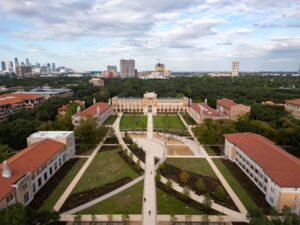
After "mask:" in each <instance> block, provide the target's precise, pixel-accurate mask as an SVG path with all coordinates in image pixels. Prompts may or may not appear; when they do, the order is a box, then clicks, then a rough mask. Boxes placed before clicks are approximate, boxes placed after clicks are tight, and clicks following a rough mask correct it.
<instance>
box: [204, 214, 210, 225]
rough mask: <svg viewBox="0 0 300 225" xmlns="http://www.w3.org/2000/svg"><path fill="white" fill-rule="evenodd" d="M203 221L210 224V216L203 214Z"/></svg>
mask: <svg viewBox="0 0 300 225" xmlns="http://www.w3.org/2000/svg"><path fill="white" fill-rule="evenodd" d="M202 222H203V224H207V225H208V224H209V217H208V215H206V214H205V215H203V216H202Z"/></svg>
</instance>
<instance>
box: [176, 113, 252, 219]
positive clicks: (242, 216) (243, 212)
mask: <svg viewBox="0 0 300 225" xmlns="http://www.w3.org/2000/svg"><path fill="white" fill-rule="evenodd" d="M178 115H179V117H180V118H181V120H182V121H183V123H184V125H185V126H186V128H187V129H188V131H189V133H190V135H191V136H192V137H193V139H194V140H195V142H196V143H198V146H199V148H200V151H201V152H202V153H203V155H204V156H205V157H206V159H207V161H208V163H209V165H210V166H211V168H212V169H213V171H214V172H215V174H216V175H217V177H218V178H219V180H220V182H221V183H222V185H223V186H224V188H225V189H226V191H227V193H228V194H229V196H230V197H231V199H232V200H233V202H234V203H235V205H236V206H237V208H238V209H239V210H240V212H241V213H240V215H239V216H238V218H240V219H241V221H245V218H246V215H247V210H246V208H245V206H244V205H243V203H242V202H241V200H240V199H239V198H238V196H237V195H236V194H235V192H234V191H233V190H232V188H231V187H230V185H229V184H228V182H227V181H226V180H225V178H224V176H223V174H222V173H221V172H220V170H219V169H218V167H217V166H216V165H215V163H214V162H213V160H212V159H211V157H210V156H209V155H208V154H207V152H206V151H205V149H204V148H203V147H202V146H201V145H200V143H199V142H198V139H197V138H196V137H195V135H194V133H193V131H192V129H191V127H190V126H188V125H187V123H186V122H185V121H184V119H183V118H182V116H181V115H180V114H178ZM228 215H229V216H231V215H232V214H228ZM232 216H233V217H235V216H237V215H232Z"/></svg>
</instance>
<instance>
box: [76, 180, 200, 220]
mask: <svg viewBox="0 0 300 225" xmlns="http://www.w3.org/2000/svg"><path fill="white" fill-rule="evenodd" d="M143 184H144V181H141V182H139V183H138V184H136V185H134V186H132V187H130V188H128V189H126V190H124V191H122V192H121V193H119V194H117V195H115V196H113V197H111V198H109V199H106V200H104V201H102V202H99V203H98V204H96V205H94V206H92V207H90V208H87V209H85V210H82V211H80V212H79V214H104V215H106V214H141V213H142V205H143ZM156 196H157V212H158V214H199V213H200V212H199V211H198V210H197V209H194V208H192V207H189V206H187V205H186V204H185V203H184V202H182V201H180V200H177V199H176V198H175V197H172V196H170V195H169V194H167V193H165V192H164V191H162V190H160V189H158V188H157V189H156ZM116 203H120V204H116Z"/></svg>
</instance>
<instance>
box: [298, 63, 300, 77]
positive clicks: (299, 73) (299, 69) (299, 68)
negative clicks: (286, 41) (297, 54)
mask: <svg viewBox="0 0 300 225" xmlns="http://www.w3.org/2000/svg"><path fill="white" fill-rule="evenodd" d="M298 75H299V76H300V63H299V67H298Z"/></svg>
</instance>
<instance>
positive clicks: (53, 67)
mask: <svg viewBox="0 0 300 225" xmlns="http://www.w3.org/2000/svg"><path fill="white" fill-rule="evenodd" d="M51 70H52V71H55V63H52V68H51Z"/></svg>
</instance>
